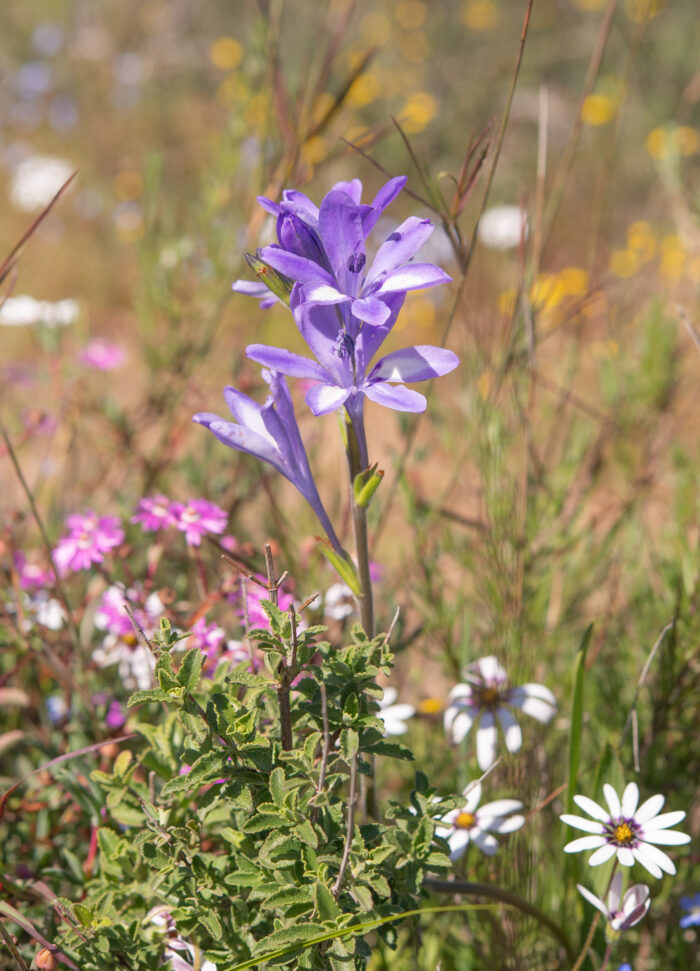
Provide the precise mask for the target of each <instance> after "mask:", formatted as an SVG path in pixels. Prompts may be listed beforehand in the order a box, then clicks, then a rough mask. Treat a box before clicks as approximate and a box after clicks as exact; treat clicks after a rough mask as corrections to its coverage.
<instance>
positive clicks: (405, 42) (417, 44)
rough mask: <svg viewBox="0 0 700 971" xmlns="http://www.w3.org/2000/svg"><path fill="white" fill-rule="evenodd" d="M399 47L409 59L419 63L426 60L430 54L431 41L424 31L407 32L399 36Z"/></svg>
mask: <svg viewBox="0 0 700 971" xmlns="http://www.w3.org/2000/svg"><path fill="white" fill-rule="evenodd" d="M398 48H399V52H400V53H401V55H402V56H403V57H404V58H405V59H406V60H407V61H412V62H413V63H414V64H418V63H420V62H421V61H425V60H426V59H427V57H428V55H429V54H430V43H429V41H428V38H427V37H426V36H425V34H423V33H418V32H416V33H415V34H405V35H404V36H403V37H399V40H398Z"/></svg>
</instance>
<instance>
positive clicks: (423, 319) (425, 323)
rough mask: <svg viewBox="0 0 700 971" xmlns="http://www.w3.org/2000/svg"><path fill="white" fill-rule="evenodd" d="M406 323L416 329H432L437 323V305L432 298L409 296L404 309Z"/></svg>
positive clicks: (418, 295)
mask: <svg viewBox="0 0 700 971" xmlns="http://www.w3.org/2000/svg"><path fill="white" fill-rule="evenodd" d="M403 316H405V317H406V323H407V324H408V325H410V326H414V327H432V326H433V324H434V323H435V304H434V303H433V301H432V300H431V299H430V297H424V296H421V295H420V294H416V295H415V296H414V295H411V294H410V293H409V294H408V298H407V300H406V303H405V304H404V308H403Z"/></svg>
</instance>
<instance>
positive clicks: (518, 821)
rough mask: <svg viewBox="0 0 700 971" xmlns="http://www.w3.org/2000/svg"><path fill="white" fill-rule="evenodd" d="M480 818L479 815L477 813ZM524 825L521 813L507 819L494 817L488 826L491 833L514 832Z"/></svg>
mask: <svg viewBox="0 0 700 971" xmlns="http://www.w3.org/2000/svg"><path fill="white" fill-rule="evenodd" d="M479 818H481V815H479ZM524 825H525V817H524V816H521V815H519V814H518V815H515V816H509V817H508V818H507V819H494V820H492V822H491V824H490V825H489V826H488V827H486V826H485V827H484V829H486V828H488V830H489V831H490V832H491V833H514V832H515V831H516V830H517V829H521V828H522V827H523V826H524Z"/></svg>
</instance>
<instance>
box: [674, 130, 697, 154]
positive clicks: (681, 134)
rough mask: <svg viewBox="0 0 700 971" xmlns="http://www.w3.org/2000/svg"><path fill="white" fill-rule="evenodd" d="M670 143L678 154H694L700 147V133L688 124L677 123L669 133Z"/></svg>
mask: <svg viewBox="0 0 700 971" xmlns="http://www.w3.org/2000/svg"><path fill="white" fill-rule="evenodd" d="M671 144H672V145H673V148H674V149H675V151H676V152H677V153H678V154H679V155H694V154H695V152H697V151H698V150H699V149H700V135H698V133H697V131H696V130H695V128H691V127H690V125H679V126H678V128H676V129H675V131H673V132H672V133H671Z"/></svg>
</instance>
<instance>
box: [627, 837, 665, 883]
mask: <svg viewBox="0 0 700 971" xmlns="http://www.w3.org/2000/svg"><path fill="white" fill-rule="evenodd" d="M642 845H643V846H645V845H646V844H642ZM640 848H641V847H635V848H634V849H633V850H632V855H633V856H634V858H635V860H637V862H638V863H641V864H642V866H643V867H646V869H647V870H648V871H649V873H651V875H652V877H656V879H657V880H660V879H661V877H662V876H663V872H662V871H661V869H660V867H658V866H657V865H656V863H654V861H653V860H650V859H646V860H645V861H642V858H641V856H640V853H639V850H640Z"/></svg>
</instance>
